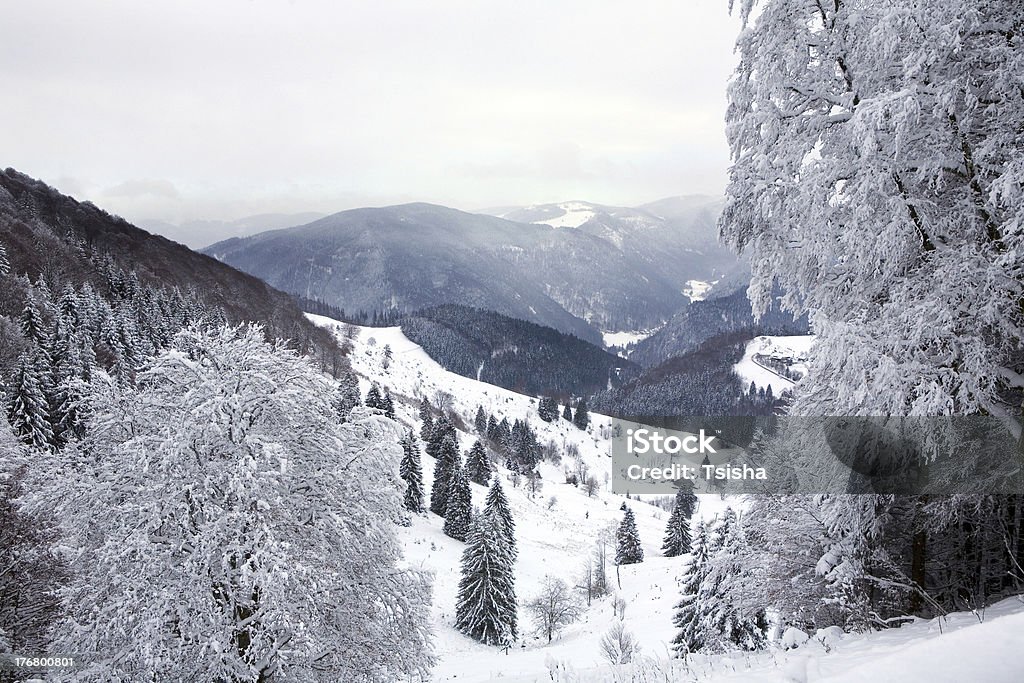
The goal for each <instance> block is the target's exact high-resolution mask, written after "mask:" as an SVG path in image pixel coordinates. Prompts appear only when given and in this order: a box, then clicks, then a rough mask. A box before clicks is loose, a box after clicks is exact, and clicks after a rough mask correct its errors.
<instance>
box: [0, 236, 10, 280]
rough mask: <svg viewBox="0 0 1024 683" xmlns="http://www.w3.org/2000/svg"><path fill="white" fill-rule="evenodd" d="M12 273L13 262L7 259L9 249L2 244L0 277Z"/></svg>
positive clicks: (0, 247)
mask: <svg viewBox="0 0 1024 683" xmlns="http://www.w3.org/2000/svg"><path fill="white" fill-rule="evenodd" d="M10 272H11V262H10V261H9V260H8V258H7V247H5V246H4V243H3V242H0V275H7V274H8V273H10Z"/></svg>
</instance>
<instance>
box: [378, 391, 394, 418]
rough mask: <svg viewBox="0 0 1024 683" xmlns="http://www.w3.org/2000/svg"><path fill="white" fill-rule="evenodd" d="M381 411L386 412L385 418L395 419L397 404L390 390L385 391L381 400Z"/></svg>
mask: <svg viewBox="0 0 1024 683" xmlns="http://www.w3.org/2000/svg"><path fill="white" fill-rule="evenodd" d="M380 409H381V410H383V411H384V417H386V418H388V419H391V420H394V419H395V403H394V401H392V400H391V390H390V389H385V390H384V395H383V396H382V397H381V399H380Z"/></svg>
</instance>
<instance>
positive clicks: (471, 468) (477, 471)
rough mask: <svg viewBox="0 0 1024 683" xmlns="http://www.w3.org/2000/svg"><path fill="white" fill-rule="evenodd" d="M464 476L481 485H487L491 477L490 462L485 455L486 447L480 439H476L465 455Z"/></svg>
mask: <svg viewBox="0 0 1024 683" xmlns="http://www.w3.org/2000/svg"><path fill="white" fill-rule="evenodd" d="M466 476H467V477H469V480H470V481H471V482H473V483H474V484H480V485H481V486H487V483H488V482H489V481H490V479H491V462H490V460H489V459H488V457H487V449H486V448H484V444H483V441H481V440H480V439H477V440H476V443H474V444H473V447H472V448H470V449H469V453H468V454H467V455H466Z"/></svg>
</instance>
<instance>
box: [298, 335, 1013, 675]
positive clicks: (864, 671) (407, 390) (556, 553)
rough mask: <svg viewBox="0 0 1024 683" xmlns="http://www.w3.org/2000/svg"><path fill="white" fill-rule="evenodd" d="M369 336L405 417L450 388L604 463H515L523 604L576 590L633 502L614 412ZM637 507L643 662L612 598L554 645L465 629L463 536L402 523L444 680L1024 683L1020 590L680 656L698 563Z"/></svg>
mask: <svg viewBox="0 0 1024 683" xmlns="http://www.w3.org/2000/svg"><path fill="white" fill-rule="evenodd" d="M309 317H310V319H311V320H313V321H314V322H315V323H317V324H318V325H321V326H324V327H328V328H331V327H334V328H338V327H339V325H340V324H339V323H337V322H335V321H333V320H331V319H329V318H323V317H321V316H313V315H310V316H309ZM358 332H359V334H358V337H357V338H356V339H355V340H354V350H353V352H352V354H351V359H352V363H353V367H354V368H355V370H356V372H357V373H358V374H360V376H361V382H362V384H363V390H364V391H365V390H366V388H367V387H368V385H369V383H370V382H371V381H372V382H376V383H377V384H379V385H382V386H387V387H388V388H389V389H390V390H391V392H392V395H393V397H394V399H395V404H396V411H397V414H398V419H399V420H400V421H402V422H404V423H406V424H408V425H411V426H415V427H416V428H417V430H418V427H419V422H418V418H417V412H418V402H419V397H420V396H424V395H426V396H428V397H430V398H433V397H434V395H435V394H436V392H438V391H442V392H446V393H447V394H449V395H450V396H451V405H452V410H453V411H454V412H455V413H457V414H458V415H459V416H461V417H462V419H463V420H465V421H466V423H467V425H471V423H472V418H473V416H474V414H475V412H476V408H477V406H478V405H483V406H484V408H485V410H488V411H490V412H492V413H495V414H496V415H497V416H498V417H499V418H500V417H501V416H505V417H508V419H509V420H510V421H511V420H514V419H516V418H526V419H528V420H529V421H530V424H531V426H532V427H533V428H534V429H535V430H536V431H537V434H538V438H539V439H540V440H541V441H542V442H547V441H548V440H552V441H554V442H555V443H557V444H560V445H561V444H566V445H567V444H570V443H572V444H576V446H577V447H578V448H579V449H580V452H581V454H582V455H583V457H584V459H585V460H586V462H587V463H588V464H589V465H590V468H591V472H592V473H593V474H595V475H596V476H597V478H598V480H599V481H600V482H601V483H602V486H601V487H600V490H599V491H598V493H596V494H595V496H594V497H593V498H588V497H587V496H586V493H585V492H584V490H583V489H582V488H575V487H573V486H571V485H568V484H565V483H563V482H564V476H563V473H562V470H561V468H560V467H558V466H555V465H552V464H550V463H544V464H542V465H541V467H540V470H541V474H542V476H543V481H544V485H543V489H542V490H541V491H540V492H539V493H538V494H537V495H536V497H535V498H532V499H531V497H530V495H529V493H528V492H527V491H526V490H525V488H524V487H523V486H520V487H519V488H514V487H513V485H512V484H511V482H510V481H509V480H508V477H507V475H506V473H505V471H504V469H501V470H500V472H501V476H502V477H503V484H504V485H505V491H506V493H507V495H508V499H509V503H510V506H511V508H512V512H513V515H514V516H515V521H516V535H517V541H518V545H519V561H518V563H517V565H516V593H517V598H518V600H519V602H520V605H522V604H523V603H525V602H526V601H527V600H529V599H530V598H532V597H534V595H536V593H537V592H538V591H539V589H540V585H541V582H542V580H543V578H544V577H545V575H548V574H552V575H557V576H560V577H562V578H564V579H565V580H566V581H567V582H568V583H569V584H570V585H575V584H576V583H577V582H578V579H579V578H580V575H581V573H582V570H583V567H584V563H585V561H586V558H587V556H588V555H589V554H590V551H591V549H592V547H593V543H594V537H595V535H596V534H597V533H598V531H599V530H600V529H602V528H604V527H606V526H608V525H613V524H617V522H618V521H619V520H620V519H621V514H622V513H621V512H620V511H619V506H620V504H621V503H622V502H623V499H622V498H621V497H619V496H614V495H612V494H610V493H609V492H607V491H606V490H605V489H606V486H605V484H604V481H605V480H604V476H605V474H606V473H608V472H609V470H610V467H609V465H610V461H611V458H610V456H609V443H608V440H607V438H606V434H604V433H603V432H604V431H606V429H607V425H608V424H609V423H610V420H609V418H607V417H604V416H601V415H596V414H592V415H591V418H592V420H593V425H592V426H591V429H590V430H589V431H588V432H581V431H580V430H578V429H576V428H575V427H574V426H572V425H570V424H568V423H567V422H565V421H564V420H558V421H557V422H556V423H553V424H548V423H545V422H543V421H541V420H540V418H539V417H538V416H537V401H536V399H535V398H533V397H529V396H524V395H522V394H517V393H515V392H511V391H508V390H506V389H502V388H500V387H495V386H493V385H489V384H485V383H481V382H477V381H475V380H473V379H469V378H465V377H461V376H458V375H453V374H452V373H449V372H447V371H446V370H444V369H443V368H442V367H441V366H439V365H438V364H437V363H435V362H434V361H433V360H431V359H430V357H429V356H427V354H426V353H425V352H424V351H423V350H422V349H421V348H420V347H419V346H417V345H416V344H414V343H413V342H411V341H409V340H408V339H407V338H406V337H405V336H404V335H403V334H402V332H401V330H400V329H399V328H358ZM371 340H372V342H371ZM812 341H813V338H812V337H768V338H764V339H762V340H760V341H759V340H755V341H754V342H751V349H755V350H754V351H752V352H751V355H752V353H754V352H757V350H771V349H777V350H778V349H788V350H791V351H794V352H801V353H806V350H807V349H808V348H809V346H810V344H811V342H812ZM385 344H388V345H390V347H391V349H392V354H393V359H392V362H391V364H390V367H389V368H388V369H386V370H385V369H384V368H383V365H382V362H381V361H382V358H383V347H384V345H385ZM766 344H767V345H768V346H766ZM748 350H750V349H748ZM754 367H760V366H756V365H755V366H754ZM747 381H749V380H747ZM755 381H756V380H755ZM773 381H774V380H773ZM780 387H781V385H780ZM773 391H774V388H773ZM467 429H471V426H468V427H467ZM472 438H473V437H471V436H470V435H468V434H463V435H462V440H461V446H462V448H463V449H467V448H468V447H469V446H470V445H471V444H472ZM433 465H434V463H433V460H432V459H431V458H430V457H428V456H426V455H425V454H424V456H423V470H424V472H423V474H424V482H425V484H426V486H427V488H428V489H429V482H431V481H432V480H433ZM472 488H473V499H474V504H475V505H478V506H479V505H482V503H483V497H484V494H485V490H484V489H483V488H482V487H480V486H477V485H475V484H474V485H473V487H472ZM551 497H555V498H556V503H555V504H554V506H553V507H552V509H550V510H549V509H548V506H547V503H548V500H549V499H550V498H551ZM628 503H629V505H630V507H631V508H632V509H633V511H634V513H635V514H636V521H637V526H638V529H639V531H640V537H641V540H642V542H643V548H644V553H645V558H644V562H643V563H641V564H637V565H629V566H625V567H621V568H620V572H619V577H618V582H620V583H621V587H618V585H617V581H616V571H615V567H614V566H611V565H609V567H608V571H609V579H610V582H611V584H612V586H613V589H614V590H615V592H616V593H617V595H618V596H619V597H621V598H622V599H624V600H625V601H626V609H625V613H624V618H623V622H624V624H625V627H626V629H627V630H629V631H630V632H631V633H633V634H634V635H635V636H636V637H637V639H638V640H639V642H640V645H641V647H642V653H641V654H642V655H643V659H642V661H641V662H640V663H638V664H634V665H625V666H621V667H617V668H616V669H613V668H612V667H611V666H610V665H608V664H607V663H606V662H605V661H604V660H603V658H602V656H601V653H600V646H599V640H600V638H601V636H602V635H603V634H604V633H605V632H606V631H607V630H608V629H609V628H610V626H611V625H612V624H613V623H614V622H615V621H616V616H615V615H614V612H613V607H612V603H613V598H612V597H606V598H603V599H600V600H595V601H594V603H593V604H592V606H591V607H590V608H589V609H587V610H586V612H585V614H584V616H583V618H582V619H581V620H580V621H579V622H577V623H575V624H573V625H571V626H569V627H567V628H566V629H565V630H564V631H563V632H562V633H561V634H560V635H557V636H556V637H555V639H554V641H553V642H552V643H551V644H548V643H546V642H545V640H544V639H538V638H535V637H534V636H533V634H532V633H531V631H532V624H531V623H530V619H529V616H528V615H527V613H526V611H525V610H524V609H521V610H520V613H519V619H520V623H519V627H520V633H521V634H522V635H521V646H520V644H517V646H516V647H513V648H512V649H511V650H510V651H509V652H508V654H505V653H504V652H503V651H501V650H499V649H497V648H493V647H488V646H484V645H481V644H479V643H476V642H475V641H473V640H471V639H469V638H467V637H465V636H463V635H462V634H460V633H459V632H457V631H456V630H455V629H454V628H453V627H452V623H453V621H454V612H455V595H456V590H457V585H458V580H459V564H460V558H461V553H462V549H463V547H464V546H463V544H462V543H459V542H458V541H455V540H453V539H451V538H448V537H447V536H445V535H444V534H443V533H442V531H441V526H442V520H441V519H440V518H439V517H437V516H436V515H432V514H427V515H424V516H419V517H417V518H416V519H415V520H414V522H413V525H412V526H411V527H408V528H401V529H399V535H400V538H401V539H402V542H403V545H404V548H405V554H406V561H407V562H408V563H409V564H410V565H414V566H417V567H424V568H429V569H431V570H432V571H433V572H434V596H433V612H432V619H433V629H434V632H435V647H436V654H437V658H438V662H437V665H436V667H435V668H434V671H433V676H432V680H433V681H458V682H465V683H474V682H478V681H492V680H493V681H501V682H503V683H540V682H548V683H550V682H551V681H561V682H563V683H568V682H570V681H572V682H574V683H579V682H586V683H591V682H592V683H615V682H619V681H666V682H671V681H712V682H715V683H719V682H720V683H727V682H728V683H740V682H744V683H746V682H750V683H778V682H779V681H784V680H789V681H810V682H812V683H818V682H819V681H821V682H830V683H855V682H860V681H864V682H866V683H881V682H883V681H899V682H900V683H911V682H917V681H921V682H922V683H923V682H924V681H928V682H929V683H932V682H941V681H962V682H964V683H970V682H973V681H980V680H984V681H989V682H994V683H1010V682H1011V681H1014V682H1017V681H1021V680H1024V675H1022V672H1024V602H1022V601H1021V600H1019V599H1010V600H1005V601H1003V602H1001V603H999V604H997V605H994V606H991V607H989V608H988V610H987V611H986V613H985V614H984V615H983V616H984V623H979V622H980V620H979V618H978V617H977V616H975V615H974V614H971V613H963V614H954V615H950V616H949V617H947V618H946V619H944V620H943V621H942V624H941V629H940V624H939V622H938V621H937V620H932V621H923V620H919V621H916V622H914V623H911V624H908V625H905V626H904V627H903V628H900V629H892V630H888V631H883V632H879V633H873V634H868V635H864V634H846V635H844V634H842V633H841V632H839V630H838V629H825V630H822V631H819V632H818V633H815V635H814V636H813V637H811V638H810V639H809V640H807V641H806V642H805V643H803V644H802V645H800V646H799V647H798V648H796V649H794V650H791V651H785V650H783V649H782V648H781V644H780V645H778V646H775V647H773V648H772V649H771V650H768V651H765V652H758V653H733V654H730V655H719V656H703V657H702V656H699V655H693V656H691V658H690V661H689V662H688V664H684V663H683V662H682V661H680V660H674V659H670V658H669V652H670V650H669V647H670V645H669V644H670V641H671V639H672V637H673V636H674V635H675V629H674V627H673V626H672V614H673V612H674V609H673V608H674V605H675V604H676V602H677V601H678V598H679V587H678V585H677V579H678V577H679V576H680V575H681V573H682V569H683V566H684V563H685V561H686V558H685V557H680V558H666V557H662V556H661V553H660V546H661V542H662V537H663V533H664V526H665V522H666V521H667V518H668V513H667V512H665V511H663V510H661V509H660V508H657V507H654V506H652V505H649V504H646V503H644V502H641V501H637V500H631V501H628ZM727 503H728V504H732V505H733V506H734V507H742V504H741V503H740V504H739V505H738V504H737V503H738V501H736V500H729V501H726V500H723V499H722V498H720V497H719V496H707V495H705V496H700V509H699V511H698V516H700V517H703V518H705V519H710V518H713V517H715V516H716V515H718V514H721V511H722V510H724V508H725V506H726V504H727ZM794 635H795V634H794Z"/></svg>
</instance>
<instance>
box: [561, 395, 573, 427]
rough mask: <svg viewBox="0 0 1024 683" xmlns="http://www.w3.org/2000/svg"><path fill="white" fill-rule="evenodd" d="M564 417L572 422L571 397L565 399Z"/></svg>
mask: <svg viewBox="0 0 1024 683" xmlns="http://www.w3.org/2000/svg"><path fill="white" fill-rule="evenodd" d="M562 419H563V420H567V421H569V422H572V406H570V405H569V399H566V400H565V407H564V408H563V409H562Z"/></svg>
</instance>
